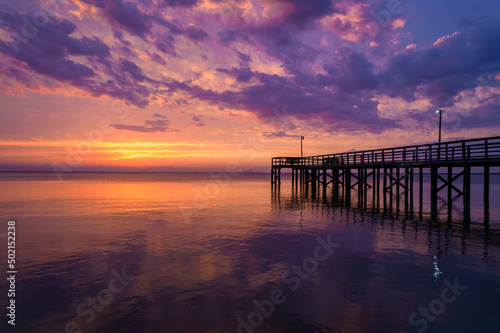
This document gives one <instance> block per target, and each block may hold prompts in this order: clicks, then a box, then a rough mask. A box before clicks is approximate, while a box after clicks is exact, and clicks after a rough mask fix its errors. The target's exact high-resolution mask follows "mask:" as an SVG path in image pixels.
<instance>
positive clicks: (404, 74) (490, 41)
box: [379, 24, 500, 106]
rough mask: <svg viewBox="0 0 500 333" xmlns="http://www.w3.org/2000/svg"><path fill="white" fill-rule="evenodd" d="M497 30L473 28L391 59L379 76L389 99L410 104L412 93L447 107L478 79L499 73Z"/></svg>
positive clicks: (496, 28)
mask: <svg viewBox="0 0 500 333" xmlns="http://www.w3.org/2000/svg"><path fill="white" fill-rule="evenodd" d="M499 41H500V27H499V25H498V24H496V25H493V26H486V27H480V28H477V29H476V28H475V29H472V30H469V31H466V32H462V33H456V34H454V35H452V36H448V37H447V38H443V39H442V40H441V41H440V42H439V43H437V44H436V45H433V46H431V47H429V48H427V49H423V50H416V49H414V50H409V51H407V52H405V53H401V54H398V55H395V56H393V57H391V58H390V59H389V60H388V61H387V65H386V66H385V69H384V71H382V73H381V74H380V75H379V80H380V83H381V86H382V88H385V90H386V93H387V94H388V95H390V96H391V97H398V96H399V97H403V98H405V99H406V100H408V101H410V100H413V99H414V98H415V92H416V91H418V93H419V94H420V95H423V96H425V97H428V98H430V99H431V100H432V102H433V104H434V105H437V106H451V105H453V104H454V97H455V96H457V95H458V94H459V93H460V92H461V91H466V90H471V89H473V88H475V87H477V86H479V85H480V82H479V78H480V77H481V76H482V75H484V74H487V73H492V72H498V71H500V43H499Z"/></svg>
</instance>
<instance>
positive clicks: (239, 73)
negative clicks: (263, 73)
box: [216, 67, 253, 82]
mask: <svg viewBox="0 0 500 333" xmlns="http://www.w3.org/2000/svg"><path fill="white" fill-rule="evenodd" d="M216 70H217V71H218V72H221V73H226V74H228V75H231V76H233V77H235V78H236V80H238V81H239V82H247V81H249V80H250V79H251V78H252V76H253V73H252V71H251V70H250V67H243V68H237V67H232V68H231V69H225V68H217V69H216Z"/></svg>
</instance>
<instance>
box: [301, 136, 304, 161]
mask: <svg viewBox="0 0 500 333" xmlns="http://www.w3.org/2000/svg"><path fill="white" fill-rule="evenodd" d="M302 140H304V137H303V136H302V135H301V136H300V157H304V153H303V150H302Z"/></svg>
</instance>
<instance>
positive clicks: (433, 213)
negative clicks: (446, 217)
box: [431, 166, 438, 220]
mask: <svg viewBox="0 0 500 333" xmlns="http://www.w3.org/2000/svg"><path fill="white" fill-rule="evenodd" d="M437 183H438V168H437V167H436V166H432V167H431V219H433V220H436V219H437V194H438V187H437Z"/></svg>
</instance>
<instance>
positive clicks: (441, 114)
mask: <svg viewBox="0 0 500 333" xmlns="http://www.w3.org/2000/svg"><path fill="white" fill-rule="evenodd" d="M436 113H439V144H441V121H442V119H443V110H441V109H439V110H436Z"/></svg>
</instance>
